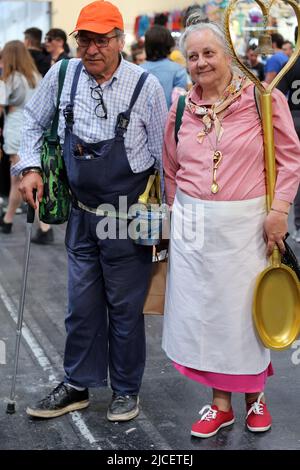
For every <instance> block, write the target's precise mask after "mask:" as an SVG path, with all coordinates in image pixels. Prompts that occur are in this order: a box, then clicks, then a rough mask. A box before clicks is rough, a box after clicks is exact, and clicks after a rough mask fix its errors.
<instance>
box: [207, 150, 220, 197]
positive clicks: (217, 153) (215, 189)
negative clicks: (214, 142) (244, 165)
mask: <svg viewBox="0 0 300 470" xmlns="http://www.w3.org/2000/svg"><path fill="white" fill-rule="evenodd" d="M222 158H223V155H222V153H221V152H220V150H215V151H214V154H213V164H214V166H213V182H212V185H211V187H210V189H211V192H212V193H213V194H216V193H217V192H218V191H219V189H220V188H219V185H218V183H217V169H218V167H219V165H220V163H221V160H222Z"/></svg>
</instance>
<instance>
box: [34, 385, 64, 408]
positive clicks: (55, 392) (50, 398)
mask: <svg viewBox="0 0 300 470" xmlns="http://www.w3.org/2000/svg"><path fill="white" fill-rule="evenodd" d="M61 389H66V391H67V393H68V389H67V387H66V386H65V384H64V383H60V384H59V385H57V387H55V388H54V389H53V390H52V391H51V392H50V393H49V394H48V395H47V396H46V397H45V398H44V399H43V400H41V401H42V402H45V403H49V402H50V403H51V401H55V400H56V395H59V394H60V391H61Z"/></svg>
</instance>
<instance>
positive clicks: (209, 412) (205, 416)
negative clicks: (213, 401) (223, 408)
mask: <svg viewBox="0 0 300 470" xmlns="http://www.w3.org/2000/svg"><path fill="white" fill-rule="evenodd" d="M206 410H207V411H206ZM205 411H206V413H205ZM217 412H218V411H217V410H213V409H212V407H211V406H210V405H205V406H203V408H202V409H201V410H200V411H199V414H200V415H202V414H203V416H201V419H200V421H210V420H212V419H216V416H217Z"/></svg>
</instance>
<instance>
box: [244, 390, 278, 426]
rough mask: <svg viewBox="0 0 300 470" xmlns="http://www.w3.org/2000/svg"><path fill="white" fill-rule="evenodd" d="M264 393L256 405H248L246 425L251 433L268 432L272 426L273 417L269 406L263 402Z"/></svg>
mask: <svg viewBox="0 0 300 470" xmlns="http://www.w3.org/2000/svg"><path fill="white" fill-rule="evenodd" d="M263 395H264V394H263V392H262V393H261V394H260V395H259V397H258V399H257V401H255V402H254V403H250V404H248V403H247V417H246V425H247V428H248V429H249V431H252V432H263V431H268V430H269V429H270V428H271V425H272V417H271V415H270V413H269V411H268V408H267V405H266V404H265V403H262V402H261V399H262V397H263Z"/></svg>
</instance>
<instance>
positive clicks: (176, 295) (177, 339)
mask: <svg viewBox="0 0 300 470" xmlns="http://www.w3.org/2000/svg"><path fill="white" fill-rule="evenodd" d="M265 217H266V204H265V196H262V197H258V198H255V199H249V200H243V201H203V200H199V199H196V198H193V197H191V196H188V195H186V194H184V193H183V192H182V191H180V190H178V189H177V192H176V197H175V201H174V205H173V212H172V221H171V241H170V260H169V272H168V279H167V291H166V303H165V314H164V329H163V349H164V350H165V351H166V353H167V355H168V356H169V357H170V358H171V359H172V360H174V361H175V362H177V363H179V364H182V365H184V366H187V367H191V368H194V369H197V370H201V371H209V372H216V373H223V374H235V375H240V374H243V375H244V374H259V373H261V372H263V371H264V370H265V369H266V368H267V367H268V365H269V362H270V351H269V350H268V349H266V348H265V347H264V346H263V344H262V343H261V341H260V340H259V338H258V337H257V336H256V333H255V329H254V325H253V321H252V298H253V290H254V284H255V280H256V277H257V275H258V274H259V273H260V272H261V271H263V269H264V268H265V267H266V266H267V264H268V263H267V258H266V245H265V242H264V240H263V222H264V219H265ZM181 232H182V233H181ZM195 232H196V234H197V236H195Z"/></svg>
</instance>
